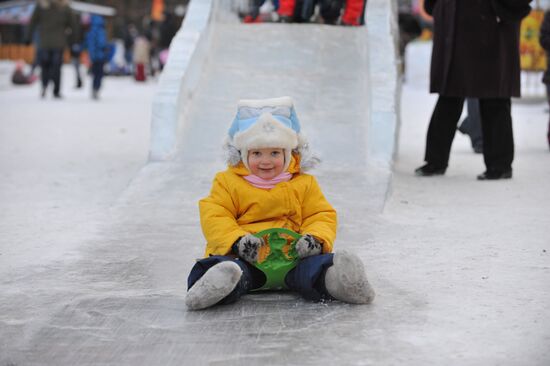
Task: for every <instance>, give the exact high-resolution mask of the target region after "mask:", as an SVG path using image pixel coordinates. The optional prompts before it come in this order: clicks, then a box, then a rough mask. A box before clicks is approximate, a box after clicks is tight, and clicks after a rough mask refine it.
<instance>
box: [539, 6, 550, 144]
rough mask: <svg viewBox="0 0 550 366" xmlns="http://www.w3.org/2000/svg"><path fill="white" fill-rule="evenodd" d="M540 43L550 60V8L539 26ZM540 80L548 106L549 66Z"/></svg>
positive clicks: (548, 135) (549, 125) (549, 95)
mask: <svg viewBox="0 0 550 366" xmlns="http://www.w3.org/2000/svg"><path fill="white" fill-rule="evenodd" d="M539 41H540V45H541V46H542V48H544V50H545V51H546V59H547V60H549V61H548V62H550V10H547V11H546V12H545V13H544V20H543V21H542V26H541V28H540V38H539ZM542 82H543V83H544V84H545V85H546V97H547V98H548V105H549V106H550V67H548V66H547V67H546V72H545V73H544V76H543V77H542ZM546 137H547V138H548V147H550V121H548V134H547V136H546Z"/></svg>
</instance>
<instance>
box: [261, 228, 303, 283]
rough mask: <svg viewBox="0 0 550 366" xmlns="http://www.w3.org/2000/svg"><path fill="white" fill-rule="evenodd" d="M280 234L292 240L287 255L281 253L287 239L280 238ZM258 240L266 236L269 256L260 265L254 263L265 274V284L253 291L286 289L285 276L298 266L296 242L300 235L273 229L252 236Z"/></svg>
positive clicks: (285, 230)
mask: <svg viewBox="0 0 550 366" xmlns="http://www.w3.org/2000/svg"><path fill="white" fill-rule="evenodd" d="M280 234H286V235H288V236H289V237H291V238H293V239H294V240H293V241H292V242H291V243H290V249H289V250H288V255H287V254H285V253H284V252H283V248H284V247H285V245H287V239H285V238H284V237H281V236H280ZM254 236H256V237H258V238H263V237H265V236H267V244H268V245H269V248H270V252H269V255H268V256H267V257H266V258H265V260H263V261H262V262H261V263H260V262H256V263H254V266H255V267H256V268H258V269H259V270H260V271H262V272H263V273H264V274H265V277H266V282H265V284H264V285H263V286H262V287H260V288H258V289H256V290H254V291H263V290H284V289H287V286H286V284H285V277H286V274H287V273H288V272H289V271H290V270H291V269H293V268H294V267H296V264H298V259H299V258H298V253H296V241H297V240H298V239H299V238H300V237H301V235H300V234H298V233H295V232H294V231H292V230H288V229H283V228H273V229H267V230H263V231H260V232H259V233H256V234H254Z"/></svg>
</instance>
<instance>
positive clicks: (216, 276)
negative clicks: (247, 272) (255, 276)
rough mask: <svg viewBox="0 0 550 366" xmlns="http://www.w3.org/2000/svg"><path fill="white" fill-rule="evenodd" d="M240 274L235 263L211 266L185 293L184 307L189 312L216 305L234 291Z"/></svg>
mask: <svg viewBox="0 0 550 366" xmlns="http://www.w3.org/2000/svg"><path fill="white" fill-rule="evenodd" d="M242 274H243V271H242V270H241V267H239V265H238V264H237V263H235V262H231V261H226V262H221V263H218V264H216V265H214V266H212V268H210V269H209V270H208V271H206V273H205V274H204V275H203V276H202V277H201V278H200V279H199V280H198V281H197V282H195V284H194V285H193V287H191V289H190V290H189V291H188V292H187V297H186V298H185V305H187V307H188V308H189V309H190V310H198V309H204V308H207V307H209V306H212V305H214V304H216V303H218V302H219V301H221V300H222V299H223V298H224V297H226V296H227V295H229V294H230V293H231V291H233V290H234V289H235V287H236V286H237V284H238V283H239V281H240V279H241V276H242Z"/></svg>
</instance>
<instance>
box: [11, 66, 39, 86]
mask: <svg viewBox="0 0 550 366" xmlns="http://www.w3.org/2000/svg"><path fill="white" fill-rule="evenodd" d="M36 79H37V77H36V76H35V75H33V74H32V73H31V74H29V75H25V61H23V60H18V61H17V62H16V63H15V69H14V70H13V73H12V74H11V82H12V83H13V84H14V85H28V84H32V83H33V82H34V81H35V80H36Z"/></svg>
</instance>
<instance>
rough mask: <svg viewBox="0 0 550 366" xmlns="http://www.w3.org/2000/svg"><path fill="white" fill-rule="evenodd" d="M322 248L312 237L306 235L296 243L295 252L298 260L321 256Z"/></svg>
mask: <svg viewBox="0 0 550 366" xmlns="http://www.w3.org/2000/svg"><path fill="white" fill-rule="evenodd" d="M322 249H323V246H322V245H321V243H319V241H318V240H317V239H315V238H314V237H313V236H312V235H309V234H306V235H304V236H302V237H301V238H300V239H298V241H297V242H296V252H297V253H298V256H299V257H300V258H305V257H309V256H311V255H317V254H321V251H322Z"/></svg>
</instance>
